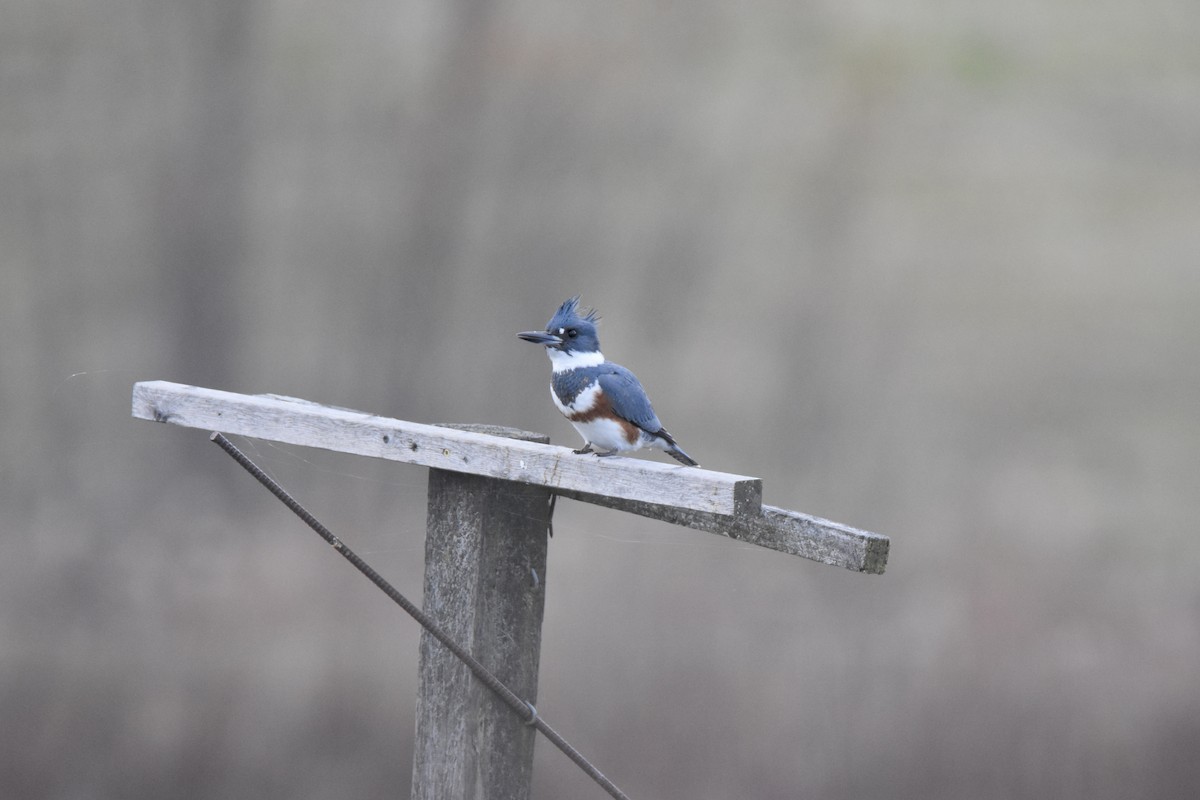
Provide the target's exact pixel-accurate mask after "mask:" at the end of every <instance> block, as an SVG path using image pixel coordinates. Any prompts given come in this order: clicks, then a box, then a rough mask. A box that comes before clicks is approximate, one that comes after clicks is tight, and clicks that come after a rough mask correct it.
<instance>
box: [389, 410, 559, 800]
mask: <svg viewBox="0 0 1200 800" xmlns="http://www.w3.org/2000/svg"><path fill="white" fill-rule="evenodd" d="M489 430H490V431H491V432H492V433H493V434H498V433H501V432H502V429H495V428H491V429H489ZM508 433H510V435H517V436H523V437H524V438H529V437H540V438H541V440H542V441H543V442H544V441H545V437H543V436H542V435H541V434H523V432H518V431H508ZM549 500H550V490H549V489H547V488H546V487H544V486H534V485H530V484H520V483H510V482H507V481H501V480H496V479H494V478H485V477H481V476H478V475H465V474H462V473H458V472H450V471H447V470H440V469H431V470H430V471H429V512H428V515H427V517H426V533H425V598H424V602H423V609H424V611H425V613H426V614H428V615H429V616H431V617H432V618H433V619H434V620H435V621H436V622H437V623H438V624H439V625H441V626H442V628H443V630H445V631H446V632H447V633H448V634H449V635H450V636H451V638H453V639H454V640H455V641H457V642H458V643H460V644H462V645H463V646H465V647H466V648H467V649H468V650H469V651H470V652H471V653H472V654H473V655H474V656H475V657H476V658H478V659H479V660H480V661H481V662H482V663H483V665H484V666H485V667H487V668H488V669H489V670H490V671H491V672H492V674H493V675H495V676H496V677H497V678H499V679H500V680H501V681H503V682H504V684H505V685H506V686H508V688H509V689H511V690H512V691H513V692H515V693H516V694H517V696H518V697H521V698H522V699H524V700H526V701H527V702H530V703H535V702H536V701H537V678H538V660H539V654H540V652H541V640H542V633H541V631H542V612H543V609H544V605H545V599H546V548H547V533H548V529H549V523H550V504H549ZM420 675H421V681H420V689H419V693H418V695H417V709H416V717H417V726H416V740H415V744H414V748H413V777H412V797H413V799H414V800H435V798H463V799H464V800H493V799H494V800H501V799H502V798H503V800H509V799H510V798H511V799H512V800H522V799H523V798H528V797H529V793H530V787H531V786H532V782H533V747H534V738H535V731H534V729H533V728H532V727H530V726H529V725H526V724H525V723H524V721H522V719H521V718H520V717H519V716H518V715H516V714H514V713H513V712H512V709H510V708H509V707H508V706H506V705H504V704H503V703H502V702H500V700H499V699H498V698H496V697H495V696H494V695H492V693H491V691H490V690H489V689H488V688H487V687H485V686H484V685H483V684H482V683H480V682H479V681H477V680H474V678H473V676H472V675H471V673H470V671H469V670H467V668H466V667H465V666H464V665H463V664H461V663H460V662H459V661H458V659H457V658H455V656H454V655H453V654H452V653H451V652H450V651H449V650H447V649H446V648H445V647H443V646H442V645H441V643H440V642H438V641H437V639H435V638H434V637H433V636H432V635H431V634H429V633H428V632H426V633H425V634H423V635H422V637H421V668H420Z"/></svg>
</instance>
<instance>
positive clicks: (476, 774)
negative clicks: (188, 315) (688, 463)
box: [133, 381, 890, 800]
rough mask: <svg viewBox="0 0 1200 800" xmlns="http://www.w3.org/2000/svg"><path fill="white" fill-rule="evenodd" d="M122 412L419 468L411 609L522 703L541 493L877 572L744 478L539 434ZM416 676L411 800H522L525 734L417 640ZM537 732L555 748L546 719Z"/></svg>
mask: <svg viewBox="0 0 1200 800" xmlns="http://www.w3.org/2000/svg"><path fill="white" fill-rule="evenodd" d="M133 415H134V416H135V417H138V418H140V419H148V420H154V421H155V422H167V423H171V424H173V425H182V426H184V427H190V428H202V429H207V430H220V431H222V432H224V433H227V434H239V435H245V436H253V437H256V438H259V439H264V440H267V441H275V442H286V443H290V444H297V445H304V446H308V447H321V448H325V449H328V450H335V451H338V452H343V453H356V454H359V455H364V456H372V457H375V458H385V459H390V460H393V461H402V462H407V463H410V464H418V465H421V466H424V467H428V468H429V518H428V521H427V531H426V539H425V602H424V605H425V612H426V613H427V614H429V615H431V616H432V617H433V618H434V619H435V620H436V621H437V622H438V623H439V624H440V625H441V626H442V627H444V628H445V629H446V631H447V632H448V634H449V636H450V638H451V639H452V640H453V641H455V642H457V643H458V644H459V645H462V646H464V647H465V648H466V650H467V651H468V652H470V653H471V654H472V655H473V656H474V658H475V659H477V660H478V661H480V662H482V663H483V665H484V667H486V668H487V669H488V670H489V671H490V672H491V674H492V675H494V676H495V677H496V678H498V679H499V680H500V681H501V682H503V683H504V684H506V685H507V687H508V688H509V689H511V690H512V692H514V693H515V694H516V695H517V696H518V697H521V698H525V699H526V700H527V701H528V702H531V703H532V702H535V698H536V696H537V675H538V658H539V652H540V649H541V647H540V645H541V625H542V611H543V608H544V600H545V586H546V546H547V541H546V540H547V536H548V533H549V523H550V519H549V517H550V507H549V501H550V497H551V496H552V495H562V496H565V497H570V498H574V499H576V500H581V501H583V502H587V503H595V504H598V505H603V506H607V507H609V508H613V509H616V510H619V511H624V512H628V513H632V514H639V515H641V516H645V517H650V518H653V519H660V520H664V521H666V522H670V523H672V524H676V525H685V526H687V527H690V528H695V529H697V530H701V531H707V532H709V533H714V534H719V535H722V536H728V537H730V538H733V539H736V540H738V541H742V542H747V543H752V544H755V545H759V546H761V547H766V548H770V549H772V550H778V551H779V552H782V553H790V554H792V555H797V556H801V557H803V558H808V559H812V560H814V561H819V562H821V563H824V564H831V565H835V566H840V567H843V568H845V569H849V570H853V571H855V572H865V573H873V574H879V573H882V572H883V571H884V569H885V568H886V567H887V559H888V552H889V548H890V541H889V539H888V538H887V537H886V536H880V535H879V534H875V533H870V532H868V531H861V530H858V529H856V528H851V527H849V526H847V525H842V524H840V523H837V522H830V521H829V520H825V519H821V518H819V517H813V516H809V515H807V514H801V513H800V512H797V511H788V510H787V509H782V508H775V507H772V506H765V505H763V504H762V481H760V480H759V479H758V478H752V477H748V476H745V475H731V474H728V473H724V472H714V471H712V470H706V469H695V468H690V467H680V466H678V465H674V464H663V463H661V462H654V461H648V460H642V459H632V458H595V457H589V456H580V455H576V454H574V453H572V452H571V451H570V450H569V449H567V448H565V447H553V446H550V445H548V444H546V443H545V442H546V437H544V436H541V435H540V434H527V433H523V432H520V431H513V430H512V429H507V428H496V427H494V426H443V427H438V426H434V425H423V424H420V423H416V422H409V421H406V420H399V419H390V418H386V417H380V416H377V415H374V414H366V413H363V412H361V411H352V410H350V409H345V408H333V407H329V406H322V405H318V404H316V403H311V402H308V401H306V400H298V399H296V398H292V397H279V396H277V395H244V394H234V393H232V392H223V391H218V390H216V389H205V388H201V387H196V386H184V385H182V384H178V383H168V382H166V381H146V382H142V383H137V384H135V385H134V387H133ZM501 437H503V438H501ZM420 670H421V674H420V695H419V697H418V698H417V741H416V753H415V757H414V764H413V782H412V796H413V798H415V800H430V799H431V798H446V799H447V800H450V799H451V798H453V800H458V798H468V800H491V799H493V798H494V799H495V800H501V798H503V799H504V800H508V798H515V799H516V800H525V798H528V797H529V791H530V784H531V777H532V759H533V742H534V729H533V728H530V727H527V726H526V725H525V724H524V722H523V721H522V718H521V717H520V716H519V715H517V714H514V713H513V712H512V710H511V709H509V708H507V707H505V706H504V705H503V704H502V703H501V701H500V700H498V699H496V698H495V697H493V696H492V695H491V694H490V693H489V692H488V690H487V689H486V688H485V687H484V686H482V685H481V684H480V683H479V682H477V681H475V680H474V679H473V676H472V675H471V673H470V671H469V670H468V669H467V667H465V666H463V665H462V664H461V663H460V662H459V661H458V659H456V658H455V657H453V655H452V654H451V653H449V652H448V651H447V650H445V648H444V647H442V646H441V645H440V644H439V643H438V642H437V641H436V640H435V639H433V638H432V637H431V636H430V635H428V634H425V635H423V636H422V639H421V654H420ZM526 718H528V717H526ZM540 726H541V727H540V729H541V730H542V732H543V733H546V735H547V736H548V737H550V739H551V741H555V738H554V737H555V736H557V734H554V732H553V731H552V730H551V731H549V732H547V726H546V725H545V723H544V721H543V722H541V723H540ZM552 734H553V735H552ZM558 738H559V740H561V737H558ZM556 744H559V747H560V749H563V751H564V752H566V753H567V754H568V755H569V756H570V755H571V754H572V753H573V752H574V751H573V750H572V749H569V745H566V743H565V740H561V743H558V742H556ZM575 755H578V754H577V753H576V754H575ZM572 759H573V760H575V757H574V756H572ZM576 763H580V762H579V761H576ZM584 763H586V762H584ZM582 765H583V764H581V766H582ZM589 767H590V765H589V766H588V767H585V770H587V769H588V768H589ZM591 769H592V770H594V768H591ZM589 774H592V775H593V777H595V776H596V775H600V773H599V772H598V771H595V772H594V774H593V772H589ZM600 780H601V781H603V780H605V779H604V778H603V776H602V775H600ZM602 785H604V784H603V783H602ZM613 791H617V790H616V789H615V787H613ZM610 793H612V792H610ZM614 796H618V797H619V796H621V795H620V794H619V793H618V794H614Z"/></svg>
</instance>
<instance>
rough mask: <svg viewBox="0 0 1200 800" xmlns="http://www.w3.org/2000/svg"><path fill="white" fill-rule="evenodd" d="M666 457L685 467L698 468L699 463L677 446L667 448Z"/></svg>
mask: <svg viewBox="0 0 1200 800" xmlns="http://www.w3.org/2000/svg"><path fill="white" fill-rule="evenodd" d="M667 455H669V456H670V457H671V458H673V459H675V460H676V461H678V462H679V463H680V464H683V465H684V466H685V467H698V466H700V462H699V461H697V460H696V459H694V458H692V457H691V456H689V455H688V454H687V453H685V452H683V450H682V449H681V448H680V447H679V445H677V444H673V445H671V446H670V447H668V448H667Z"/></svg>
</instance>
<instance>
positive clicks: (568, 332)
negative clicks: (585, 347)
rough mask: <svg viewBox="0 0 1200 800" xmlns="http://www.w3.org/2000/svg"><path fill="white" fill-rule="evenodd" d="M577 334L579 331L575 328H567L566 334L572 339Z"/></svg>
mask: <svg viewBox="0 0 1200 800" xmlns="http://www.w3.org/2000/svg"><path fill="white" fill-rule="evenodd" d="M578 335H579V331H577V330H575V329H574V328H568V329H567V336H570V337H571V338H572V339H574V338H575V337H576V336H578Z"/></svg>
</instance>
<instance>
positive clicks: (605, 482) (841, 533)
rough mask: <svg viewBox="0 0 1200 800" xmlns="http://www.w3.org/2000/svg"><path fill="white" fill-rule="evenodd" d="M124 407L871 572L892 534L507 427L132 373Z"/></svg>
mask: <svg viewBox="0 0 1200 800" xmlns="http://www.w3.org/2000/svg"><path fill="white" fill-rule="evenodd" d="M133 415H134V416H135V417H139V418H142V419H151V420H157V421H159V422H170V423H172V424H176V425H183V426H186V427H193V428H204V429H207V430H221V431H223V432H225V433H235V434H240V435H244V436H253V437H256V438H259V439H267V440H270V441H279V442H287V443H290V444H299V445H308V446H311V447H320V448H324V449H327V450H337V451H340V452H346V453H357V454H359V455H367V456H375V457H378V458H388V459H391V460H394V461H405V462H408V463H413V464H420V465H424V466H428V467H433V468H435V469H445V470H449V471H455V472H464V473H472V474H479V475H483V476H485V477H493V478H501V479H506V480H513V481H518V482H522V483H529V484H535V485H539V486H544V487H546V488H548V489H551V490H552V491H554V493H556V494H560V495H562V496H564V497H571V498H574V499H576V500H582V501H584V502H588V503H593V504H596V505H603V506H607V507H609V508H614V509H618V510H621V511H628V512H630V513H633V514H639V515H641V516H645V517H651V518H653V519H660V520H663V521H666V522H670V523H673V524H676V525H685V526H687V527H690V528H695V529H697V530H702V531H708V532H709V533H716V534H720V535H722V536H728V537H730V538H732V539H737V540H738V541H742V542H747V543H749V544H755V545H758V546H760V547H767V548H770V549H772V550H778V551H779V552H781V553H789V554H791V555H797V556H801V557H802V558H808V559H812V560H814V561H819V562H821V563H823V564H830V565H834V566H840V567H843V568H845V569H849V570H853V571H855V572H863V573H869V574H880V573H882V572H883V571H884V569H885V568H886V567H887V559H888V551H889V547H890V540H889V539H888V537H886V536H881V535H879V534H877V533H870V532H868V531H861V530H858V529H856V528H852V527H850V526H848V525H842V524H840V523H837V522H830V521H829V520H825V519H821V518H820V517H813V516H809V515H807V514H802V513H800V512H798V511H788V510H786V509H782V508H775V507H773V506H763V505H762V504H761V498H762V482H761V481H760V480H758V479H757V478H749V477H746V476H742V475H731V474H728V473H724V472H714V471H712V470H704V469H690V468H687V467H679V466H674V465H670V464H662V463H658V462H653V461H643V460H641V459H633V458H608V459H599V458H595V457H593V456H577V455H575V454H574V453H572V452H571V451H570V450H569V449H567V448H565V447H553V446H550V445H547V444H542V443H540V442H538V441H533V440H528V439H529V438H530V437H528V436H527V437H525V438H526V439H527V440H524V441H523V440H519V439H511V438H498V436H504V435H507V434H511V433H512V432H511V430H510V429H504V428H495V429H493V428H492V426H480V425H474V426H472V425H467V426H461V425H460V426H435V425H422V424H419V423H415V422H405V421H403V420H396V419H389V418H386V417H378V416H374V415H371V414H364V413H362V412H360V411H352V410H349V409H342V408H334V407H331V406H323V405H318V404H316V403H311V402H309V401H306V400H298V399H295V398H288V397H279V396H277V395H243V394H234V393H231V392H221V391H217V390H214V389H202V388H197V387H192V386H184V385H182V384H177V383H167V382H164V381H149V382H144V383H137V384H135V385H134V390H133Z"/></svg>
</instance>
